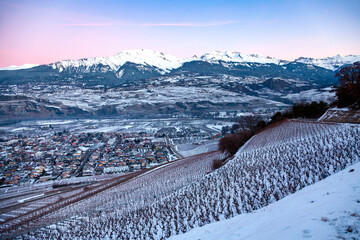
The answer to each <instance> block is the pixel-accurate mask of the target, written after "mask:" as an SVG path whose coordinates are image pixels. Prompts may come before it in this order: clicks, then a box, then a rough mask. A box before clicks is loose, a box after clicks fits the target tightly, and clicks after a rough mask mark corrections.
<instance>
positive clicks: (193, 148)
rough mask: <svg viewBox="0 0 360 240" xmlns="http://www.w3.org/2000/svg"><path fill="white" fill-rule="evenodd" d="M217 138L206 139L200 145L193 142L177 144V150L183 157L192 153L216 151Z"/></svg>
mask: <svg viewBox="0 0 360 240" xmlns="http://www.w3.org/2000/svg"><path fill="white" fill-rule="evenodd" d="M218 145H219V143H218V140H212V141H208V142H206V143H204V144H201V145H195V144H189V143H185V144H179V145H178V146H177V149H178V152H179V153H181V155H183V156H184V157H190V156H193V155H197V154H201V153H206V152H211V151H216V150H218Z"/></svg>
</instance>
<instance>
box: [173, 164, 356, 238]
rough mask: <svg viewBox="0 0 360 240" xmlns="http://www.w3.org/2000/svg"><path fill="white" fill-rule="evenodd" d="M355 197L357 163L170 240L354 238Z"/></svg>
mask: <svg viewBox="0 0 360 240" xmlns="http://www.w3.org/2000/svg"><path fill="white" fill-rule="evenodd" d="M359 197H360V163H357V164H355V165H353V166H350V167H348V168H346V169H345V170H343V171H341V172H339V173H336V174H335V175H333V176H330V177H328V178H326V179H324V180H323V181H320V182H317V183H315V184H314V185H311V186H308V187H305V188H304V189H302V190H300V191H298V192H296V193H294V194H292V195H290V196H288V197H286V198H284V199H281V200H280V201H278V202H276V203H273V204H270V205H269V206H268V207H265V208H262V209H259V210H256V211H254V212H251V213H244V214H241V215H238V216H235V217H233V218H230V219H226V220H223V221H220V222H215V223H211V224H208V225H206V226H204V227H201V228H195V229H193V230H191V231H190V232H188V233H185V234H182V235H178V236H174V237H173V238H171V239H173V240H183V239H184V240H187V239H198V240H205V239H206V240H212V239H214V240H218V239H227V240H232V239H234V240H235V239H236V240H241V239H252V240H257V239H259V240H262V239H277V240H281V239H283V240H287V239H294V240H296V239H304V238H313V239H324V240H325V239H336V238H338V239H357V238H358V237H359V234H360V206H359Z"/></svg>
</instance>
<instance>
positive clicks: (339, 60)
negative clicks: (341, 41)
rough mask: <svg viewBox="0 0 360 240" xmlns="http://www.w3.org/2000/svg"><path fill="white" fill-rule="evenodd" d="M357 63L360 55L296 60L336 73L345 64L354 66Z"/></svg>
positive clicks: (296, 60)
mask: <svg viewBox="0 0 360 240" xmlns="http://www.w3.org/2000/svg"><path fill="white" fill-rule="evenodd" d="M357 61H360V55H347V56H341V55H339V54H338V55H336V56H333V57H327V58H306V57H300V58H298V59H295V61H294V62H301V63H305V64H311V65H316V66H318V67H323V68H326V69H329V70H332V71H335V70H337V69H338V68H339V67H341V66H343V65H345V64H352V63H354V62H357Z"/></svg>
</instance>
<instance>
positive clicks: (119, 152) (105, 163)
mask: <svg viewBox="0 0 360 240" xmlns="http://www.w3.org/2000/svg"><path fill="white" fill-rule="evenodd" d="M168 156H169V150H168V148H167V146H166V142H165V141H164V140H163V139H158V138H157V137H156V136H155V135H154V134H147V133H128V134H121V135H118V136H117V138H116V139H115V138H113V139H110V140H109V141H108V142H107V143H106V144H104V145H103V146H102V147H100V148H97V149H96V150H94V151H93V152H92V153H91V155H90V156H89V159H88V161H87V162H86V164H85V166H84V168H83V170H82V175H83V176H93V175H99V174H109V173H120V172H127V171H134V170H139V169H144V168H147V167H151V166H154V165H157V164H159V163H164V162H166V161H168V160H169V157H168Z"/></svg>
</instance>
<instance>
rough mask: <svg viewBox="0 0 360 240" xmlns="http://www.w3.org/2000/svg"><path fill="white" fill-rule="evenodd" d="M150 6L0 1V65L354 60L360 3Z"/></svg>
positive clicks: (359, 48) (160, 3)
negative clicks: (130, 58) (152, 54)
mask: <svg viewBox="0 0 360 240" xmlns="http://www.w3.org/2000/svg"><path fill="white" fill-rule="evenodd" d="M154 2H155V3H154V4H147V3H146V2H142V1H134V2H133V3H126V2H125V1H124V2H121V1H120V2H116V3H114V2H113V1H109V2H108V1H104V2H102V3H101V4H98V3H94V2H92V1H83V2H81V1H76V2H75V3H73V2H72V1H69V2H67V1H60V2H57V1H56V2H55V1H7V0H3V1H1V2H0V9H1V10H0V36H1V38H0V67H5V66H9V65H22V64H25V63H34V64H46V63H51V62H55V61H59V60H63V59H78V58H86V57H94V56H110V55H113V54H115V53H117V52H119V51H121V50H126V49H152V50H156V51H162V52H165V53H168V54H172V55H175V56H177V57H190V56H192V55H194V54H196V55H202V54H204V53H206V52H210V51H212V50H223V51H225V50H228V51H239V52H243V53H256V54H260V55H266V56H272V57H276V58H281V59H287V60H293V59H295V58H298V57H300V56H305V57H328V56H334V55H336V54H341V55H347V54H360V41H359V39H360V27H359V26H360V24H359V18H360V17H359V16H358V15H357V14H356V8H357V7H359V5H360V4H359V1H358V2H356V1H347V2H348V5H346V4H345V3H344V4H343V5H341V3H342V2H343V1H332V2H328V1H323V3H322V1H308V2H307V1H300V2H299V3H296V2H295V1H290V2H292V3H288V4H287V3H286V4H285V3H282V4H267V3H266V2H264V1H256V2H257V3H256V4H245V3H239V1H229V2H227V4H225V3H224V4H222V3H221V1H220V2H218V1H214V2H210V4H208V2H206V1H205V2H202V1H197V2H196V3H189V2H186V3H184V4H182V3H178V5H176V4H172V5H169V6H164V4H166V3H164V2H163V1H154ZM312 2H315V3H312ZM191 4H193V5H194V6H193V5H191ZM201 4H203V5H201ZM173 5H174V6H173ZM346 6H348V7H346ZM182 8H184V9H187V12H186V13H185V12H182V11H183V10H184V9H183V10H182ZM177 9H180V10H177ZM358 9H359V8H358ZM285 10H286V11H285ZM335 16H336V18H335ZM344 36H346V37H344Z"/></svg>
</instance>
